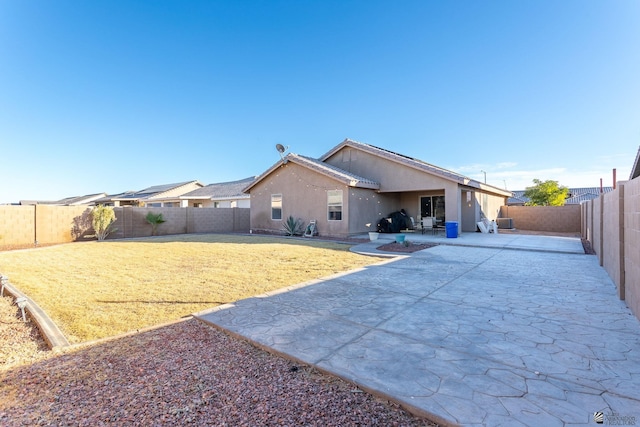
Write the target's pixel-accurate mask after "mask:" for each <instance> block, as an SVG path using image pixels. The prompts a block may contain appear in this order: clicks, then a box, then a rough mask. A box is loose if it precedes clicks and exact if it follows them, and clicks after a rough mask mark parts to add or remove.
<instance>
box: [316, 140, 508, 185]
mask: <svg viewBox="0 0 640 427" xmlns="http://www.w3.org/2000/svg"><path fill="white" fill-rule="evenodd" d="M345 146H349V147H352V148H356V149H359V150H362V151H365V152H368V153H371V154H373V155H376V156H379V157H383V158H385V159H388V160H391V161H393V162H396V163H399V164H402V165H404V166H408V167H411V168H414V169H417V170H420V171H422V172H426V173H429V174H432V175H436V176H440V177H442V178H445V179H448V180H451V181H455V182H457V183H458V184H462V185H466V186H469V187H474V188H478V189H483V190H488V191H491V192H493V193H497V194H500V195H502V196H511V191H508V190H504V189H502V188H498V187H494V186H493V185H489V184H483V183H481V182H479V181H476V180H473V179H471V178H469V177H466V176H464V175H461V174H459V173H457V172H453V171H451V170H448V169H444V168H441V167H439V166H435V165H432V164H431V163H427V162H425V161H422V160H419V159H416V158H413V157H409V156H406V155H404V154H400V153H396V152H393V151H390V150H387V149H384V148H380V147H376V146H374V145H370V144H365V143H363V142H358V141H354V140H352V139H349V138H347V139H345V140H344V141H342V143H340V144H338V145H337V146H335V147H334V148H332V149H331V150H330V151H329V152H327V153H326V154H324V155H323V156H322V157H320V160H321V161H323V162H324V161H326V160H327V159H328V158H329V157H331V156H333V155H334V154H335V153H337V152H338V151H340V150H341V149H342V148H343V147H345Z"/></svg>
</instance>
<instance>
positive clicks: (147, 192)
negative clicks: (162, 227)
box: [108, 180, 202, 201]
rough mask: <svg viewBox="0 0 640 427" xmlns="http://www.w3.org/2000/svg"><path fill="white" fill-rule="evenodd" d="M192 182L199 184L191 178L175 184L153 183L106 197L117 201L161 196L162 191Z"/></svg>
mask: <svg viewBox="0 0 640 427" xmlns="http://www.w3.org/2000/svg"><path fill="white" fill-rule="evenodd" d="M194 183H195V184H200V183H199V182H198V181H197V180H193V181H185V182H178V183H175V184H163V185H154V186H151V187H147V188H145V189H143V190H140V191H125V192H124V193H120V194H116V195H113V196H109V197H108V199H110V200H118V201H131V200H146V199H150V198H152V197H159V196H162V193H166V192H168V191H171V190H175V189H176V188H179V187H182V186H185V185H188V184H194ZM200 185H202V184H200Z"/></svg>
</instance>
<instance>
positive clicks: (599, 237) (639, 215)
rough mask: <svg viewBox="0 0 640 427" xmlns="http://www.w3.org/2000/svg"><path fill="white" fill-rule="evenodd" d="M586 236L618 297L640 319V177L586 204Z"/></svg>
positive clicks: (584, 216)
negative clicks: (613, 284) (616, 290)
mask: <svg viewBox="0 0 640 427" xmlns="http://www.w3.org/2000/svg"><path fill="white" fill-rule="evenodd" d="M582 214H583V224H584V229H583V231H582V233H583V236H585V238H586V239H587V240H589V241H590V242H591V246H592V247H593V249H594V250H595V251H596V253H597V254H598V259H599V260H601V261H602V263H601V265H602V266H603V267H604V269H605V270H606V271H607V273H608V274H609V276H610V277H611V280H612V281H613V282H614V283H615V285H616V288H617V289H618V295H619V297H620V298H621V299H624V301H625V303H626V304H627V306H628V307H629V308H630V309H631V311H633V313H634V314H635V316H636V317H637V318H638V319H640V178H636V179H634V180H633V181H627V182H624V183H621V184H620V185H619V188H617V189H616V190H614V191H612V192H610V193H607V194H606V195H603V196H600V197H599V198H597V199H595V200H592V201H590V202H586V203H584V204H583V207H582Z"/></svg>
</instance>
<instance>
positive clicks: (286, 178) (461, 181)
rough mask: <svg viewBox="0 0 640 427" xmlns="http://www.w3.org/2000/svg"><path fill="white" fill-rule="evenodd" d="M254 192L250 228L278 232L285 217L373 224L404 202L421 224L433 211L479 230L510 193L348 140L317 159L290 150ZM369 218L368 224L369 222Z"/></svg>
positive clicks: (363, 227)
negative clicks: (482, 220) (479, 222)
mask: <svg viewBox="0 0 640 427" xmlns="http://www.w3.org/2000/svg"><path fill="white" fill-rule="evenodd" d="M245 192H248V193H249V194H250V195H251V229H252V230H256V231H264V232H280V231H282V228H283V221H284V220H286V218H287V217H289V216H292V217H294V218H300V219H302V220H303V221H304V222H305V223H308V222H309V221H310V220H316V221H317V228H318V232H319V233H320V234H321V235H324V236H336V237H347V236H351V235H356V234H361V233H364V232H367V231H374V230H375V228H376V224H377V223H379V222H380V220H382V219H383V218H387V217H388V216H389V215H390V214H391V213H393V212H397V211H400V210H401V209H404V210H405V212H406V214H407V216H409V217H412V218H414V221H415V222H416V224H417V223H419V220H420V218H421V217H435V218H436V220H437V222H438V223H439V224H440V225H442V224H444V223H445V222H446V221H456V222H458V225H459V227H458V231H476V223H477V222H478V221H480V220H481V219H483V218H487V219H489V220H493V219H495V218H497V216H498V213H499V210H500V206H503V205H504V204H505V203H506V201H507V198H508V197H510V196H511V195H512V193H511V192H510V191H506V190H503V189H500V188H497V187H494V186H491V185H487V184H483V183H481V182H479V181H476V180H473V179H471V178H467V177H465V176H463V175H460V174H458V173H456V172H452V171H449V170H446V169H443V168H440V167H438V166H434V165H432V164H429V163H426V162H423V161H421V160H418V159H414V158H412V157H408V156H405V155H402V154H398V153H394V152H392V151H389V150H385V149H383V148H379V147H375V146H373V145H369V144H364V143H360V142H356V141H352V140H350V139H346V140H344V141H343V142H342V143H340V144H338V145H337V146H335V147H334V148H332V149H331V150H330V151H329V152H328V153H326V154H325V155H323V156H322V157H320V158H319V159H313V158H310V157H306V156H301V155H298V154H293V153H289V154H287V155H286V156H284V157H283V159H282V161H280V162H278V163H276V164H275V165H273V166H272V167H271V168H269V169H268V170H267V171H265V172H264V173H263V174H261V175H260V176H258V177H257V178H256V180H255V181H254V182H252V183H251V184H249V185H248V186H247V188H246V189H245ZM367 224H370V228H369V227H367Z"/></svg>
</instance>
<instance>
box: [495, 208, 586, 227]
mask: <svg viewBox="0 0 640 427" xmlns="http://www.w3.org/2000/svg"><path fill="white" fill-rule="evenodd" d="M500 218H512V219H513V226H514V227H515V228H516V229H520V230H531V231H551V232H559V233H579V232H580V229H581V225H580V224H581V220H580V205H565V206H502V207H501V208H500Z"/></svg>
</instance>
